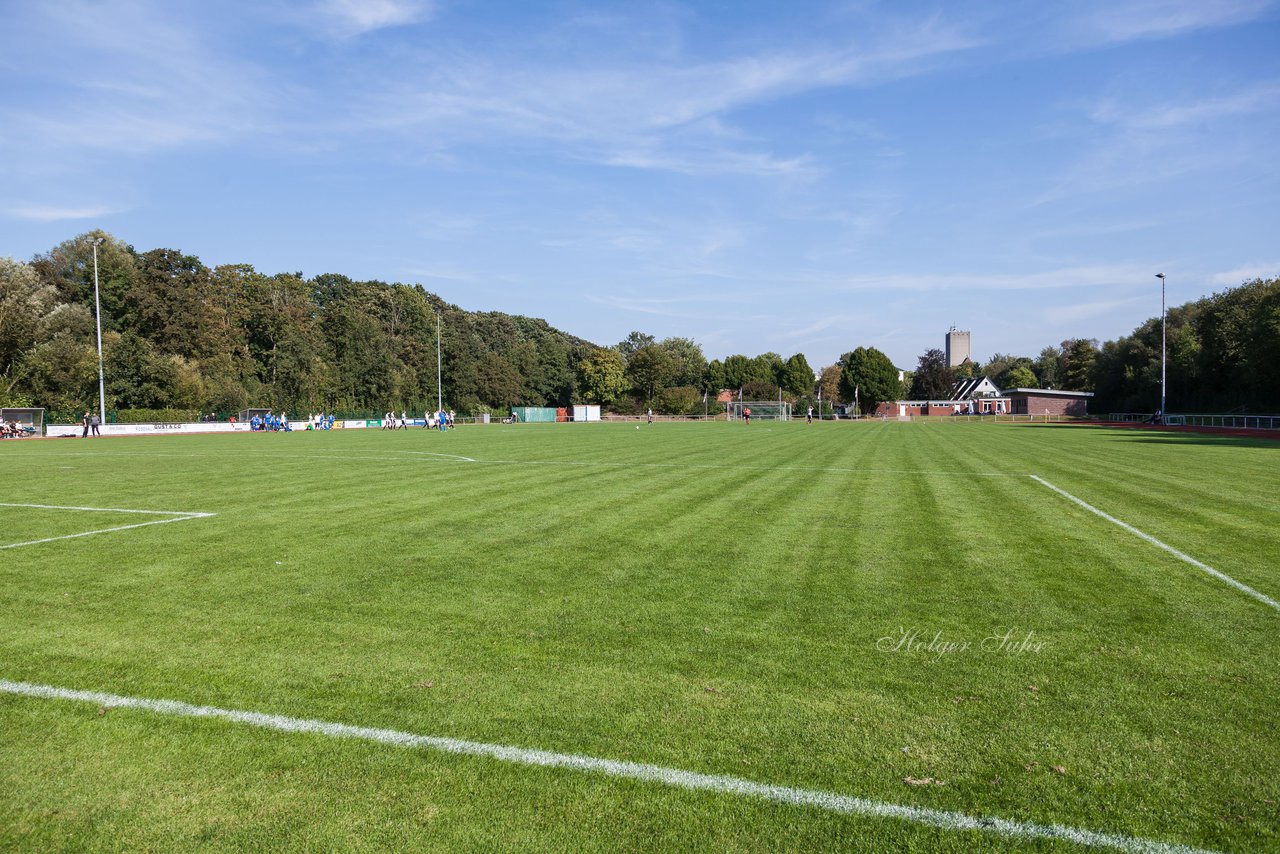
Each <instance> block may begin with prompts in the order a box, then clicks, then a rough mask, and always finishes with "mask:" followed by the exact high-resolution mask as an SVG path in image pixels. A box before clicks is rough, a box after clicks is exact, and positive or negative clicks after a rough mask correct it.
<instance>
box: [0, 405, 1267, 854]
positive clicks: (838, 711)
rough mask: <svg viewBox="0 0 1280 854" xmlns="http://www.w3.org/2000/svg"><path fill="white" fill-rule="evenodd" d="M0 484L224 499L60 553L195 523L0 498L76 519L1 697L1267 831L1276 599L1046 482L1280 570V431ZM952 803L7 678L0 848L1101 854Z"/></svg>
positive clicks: (198, 472)
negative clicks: (873, 809)
mask: <svg viewBox="0 0 1280 854" xmlns="http://www.w3.org/2000/svg"><path fill="white" fill-rule="evenodd" d="M439 455H453V456H439ZM460 458H469V460H471V461H468V459H460ZM0 473H2V474H3V483H4V490H3V495H0V501H4V502H7V503H9V504H32V505H35V504H38V505H55V506H74V507H94V508H116V509H135V510H136V509H146V510H161V511H173V512H179V511H180V512H202V513H212V514H216V515H213V516H209V517H204V518H187V519H180V520H179V521H173V522H164V523H163V524H151V525H146V526H143V527H136V528H127V529H123V530H116V531H109V532H106V533H100V534H94V535H90V536H83V537H75V538H67V539H52V538H55V537H67V536H68V535H70V534H75V533H81V532H86V531H93V530H101V529H107V528H113V527H118V526H124V525H135V524H139V523H141V522H148V521H159V520H162V519H179V517H175V516H144V515H140V514H132V515H130V514H123V513H112V512H103V511H102V510H94V511H89V510H62V509H44V508H38V507H22V506H0V546H6V545H10V544H14V543H22V542H28V541H32V540H48V541H47V542H41V543H35V544H32V545H23V546H18V547H15V548H6V549H3V550H0V680H4V681H5V682H6V683H31V684H34V685H40V686H54V687H57V688H64V689H74V690H85V691H100V692H106V693H110V694H115V695H122V696H127V697H138V698H161V699H169V700H177V701H182V702H185V703H192V704H203V705H208V706H213V707H218V708H221V709H236V710H246V711H255V712H263V713H270V714H275V715H283V716H289V717H293V718H305V719H314V720H321V721H330V722H338V723H343V724H349V725H354V726H365V727H382V728H387V729H391V730H397V731H402V732H409V733H415V734H420V735H431V736H442V737H448V738H455V739H466V740H470V741H474V742H483V743H486V744H496V745H509V746H514V747H520V748H536V749H541V750H546V751H555V752H557V753H562V754H574V755H580V756H586V757H597V758H602V759H612V760H620V761H626V762H634V763H645V764H652V765H657V766H662V767H664V768H674V769H681V770H684V771H689V772H697V773H701V774H707V775H718V776H724V777H733V778H739V779H744V780H750V781H755V782H758V783H763V784H770V785H780V786H790V787H798V788H803V789H808V790H816V791H820V792H827V793H834V794H837V795H845V796H852V797H857V798H863V799H865V800H866V801H868V802H875V803H876V804H890V805H899V806H906V807H921V808H931V809H935V810H942V811H947V812H948V813H951V812H956V813H964V814H967V815H970V816H974V817H978V818H991V819H1004V820H1008V821H1010V822H1017V823H1034V824H1036V825H1039V826H1044V825H1055V824H1056V825H1063V826H1067V827H1071V828H1078V829H1081V830H1089V831H1094V832H1097V833H1105V834H1112V835H1121V836H1125V837H1133V838H1134V839H1135V840H1136V841H1134V842H1133V846H1140V845H1141V844H1142V842H1143V841H1144V840H1145V841H1148V842H1149V841H1155V842H1161V843H1168V844H1172V845H1179V844H1180V845H1187V846H1194V847H1200V848H1209V849H1217V850H1240V851H1245V850H1260V849H1280V702H1278V698H1280V675H1278V669H1277V662H1278V660H1280V610H1277V609H1276V608H1274V607H1272V606H1271V605H1269V604H1267V603H1266V602H1264V601H1260V600H1259V599H1257V598H1254V597H1251V596H1249V595H1247V594H1246V593H1244V592H1241V591H1240V590H1237V589H1236V588H1234V587H1232V586H1230V585H1228V584H1226V583H1224V582H1223V581H1222V580H1219V579H1217V578H1214V577H1212V576H1210V575H1209V574H1208V573H1206V572H1204V571H1202V570H1201V569H1198V568H1196V567H1195V566H1192V565H1190V564H1188V563H1187V562H1185V561H1183V560H1181V559H1179V558H1178V557H1176V556H1175V555H1172V554H1170V553H1169V552H1167V551H1164V550H1162V549H1160V548H1158V547H1157V546H1155V545H1153V544H1151V543H1149V542H1147V541H1144V540H1143V539H1141V538H1139V537H1138V536H1136V535H1135V534H1133V533H1131V532H1130V531H1127V530H1125V529H1123V528H1121V527H1120V526H1118V525H1116V524H1114V523H1112V522H1109V521H1107V520H1105V519H1103V518H1101V517H1099V516H1097V515H1095V514H1093V513H1090V512H1089V511H1087V510H1086V509H1084V508H1082V507H1080V506H1079V505H1077V504H1075V503H1073V502H1071V501H1070V500H1069V499H1067V498H1065V497H1063V496H1062V495H1060V494H1058V493H1056V492H1054V491H1052V490H1051V489H1049V488H1048V487H1046V486H1044V485H1042V484H1041V483H1039V482H1037V481H1036V480H1033V479H1032V478H1031V477H1029V475H1031V474H1035V475H1038V476H1039V477H1041V478H1043V479H1044V480H1046V481H1048V482H1050V483H1052V484H1053V485H1055V486H1057V487H1059V488H1060V489H1062V490H1065V491H1067V492H1069V493H1070V494H1072V495H1074V496H1076V497H1078V498H1079V499H1081V500H1082V501H1085V502H1087V503H1089V504H1091V505H1093V506H1094V507H1096V508H1098V509H1099V510H1101V511H1103V512H1106V513H1109V514H1111V515H1112V516H1114V517H1116V518H1117V519H1119V520H1121V521H1123V522H1125V523H1127V524H1129V525H1131V526H1133V527H1134V528H1136V529H1138V530H1140V531H1142V532H1144V533H1146V534H1148V535H1150V536H1151V537H1154V538H1156V539H1158V540H1160V541H1162V542H1163V543H1166V544H1168V545H1169V546H1171V547H1173V548H1175V549H1178V550H1180V551H1181V552H1184V553H1185V554H1186V555H1188V556H1190V557H1192V558H1194V559H1196V560H1199V561H1202V562H1203V563H1205V564H1207V565H1208V566H1210V567H1213V568H1214V569H1216V570H1219V571H1220V572H1223V573H1225V574H1227V575H1229V576H1231V577H1232V578H1234V579H1236V580H1238V581H1239V582H1241V583H1242V584H1244V585H1247V586H1248V587H1250V588H1252V589H1253V590H1255V591H1257V592H1258V593H1259V594H1261V595H1262V596H1264V597H1270V598H1271V599H1277V598H1280V537H1278V535H1277V530H1278V529H1280V443H1276V442H1264V441H1252V440H1246V439H1238V438H1229V437H1205V436H1194V435H1188V434H1177V435H1172V434H1166V433H1150V432H1143V431H1134V430H1123V431H1122V430H1115V431H1110V430H1102V429H1080V428H1064V427H1051V426H1030V425H1023V426H1010V425H990V424H987V425H963V424H923V425H921V424H899V423H894V422H890V423H873V424H847V423H846V424H822V425H812V426H810V425H805V424H804V423H803V422H795V423H787V424H776V423H768V422H758V423H756V424H753V425H751V426H750V427H749V428H746V427H743V426H742V425H740V424H723V423H720V424H705V425H704V424H657V425H652V426H645V427H644V428H643V429H640V430H636V429H634V427H632V426H624V425H520V426H515V427H511V426H499V425H494V426H489V427H466V428H462V429H459V430H456V431H454V432H452V433H450V434H446V435H442V434H439V433H435V432H428V431H425V430H411V431H400V432H396V433H384V432H381V431H349V432H341V431H334V432H330V433H294V434H290V435H244V434H237V435H225V436H194V437H163V438H119V439H115V438H113V439H101V440H78V439H72V440H50V441H45V442H34V441H17V442H6V443H4V444H3V445H0ZM904 635H906V636H907V638H908V640H907V641H905V642H904V641H903V636H904ZM1006 635H1007V636H1008V637H1009V638H1010V640H1009V642H1008V643H1006V644H1005V648H1003V649H1000V648H998V647H1000V645H1001V644H1000V642H999V641H992V640H991V638H997V637H1004V636H1006ZM911 638H914V639H915V640H914V641H912V640H910V639H911ZM934 639H937V641H936V642H935V643H934V644H933V649H932V650H931V649H929V648H927V645H928V644H929V643H930V641H931V640H934ZM1015 643H1016V646H1013V648H1010V646H1011V645H1013V644H1015ZM940 644H942V646H941V648H939V645H940ZM947 644H952V645H951V646H947ZM941 823H942V824H943V825H944V826H933V825H930V824H927V823H922V822H920V821H915V820H903V819H900V818H891V817H890V818H886V817H877V816H871V815H864V814H844V813H841V812H836V811H832V810H828V809H823V808H821V807H817V806H796V805H791V804H786V803H775V802H770V801H768V800H765V799H761V798H758V797H753V796H749V795H742V794H735V793H730V792H719V791H690V790H686V789H683V788H679V787H675V786H669V785H663V784H661V783H657V782H646V781H639V780H629V779H617V778H614V777H610V776H608V775H606V774H600V773H584V772H582V771H578V770H573V769H570V768H545V767H531V766H529V765H525V764H519V763H512V762H505V761H500V760H499V759H494V758H483V757H476V756H465V755H456V754H452V753H448V752H441V751H438V750H432V749H425V748H421V747H410V748H406V747H400V746H392V745H387V744H382V743H378V742H371V741H366V740H361V739H353V738H332V737H327V736H325V735H323V734H297V733H287V732H279V731H274V730H270V729H262V728H259V727H254V726H246V725H244V724H240V723H235V722H230V721H226V720H218V719H207V718H197V717H189V716H182V715H170V714H157V713H156V712H154V711H148V710H145V709H136V708H108V707H106V706H102V705H100V704H98V703H94V702H83V701H74V700H66V699H48V698H40V697H32V696H24V695H21V694H15V693H13V692H12V691H0V848H4V849H19V850H31V851H35V850H39V851H53V850H66V851H86V850H129V851H135V850H155V851H161V850H163V851H171V850H194V849H197V848H208V847H215V848H219V849H230V850H243V851H261V850H294V851H318V850H367V851H382V850H388V849H405V848H414V849H450V850H459V849H461V850H467V849H487V850H493V849H504V850H507V849H511V850H539V851H542V850H574V851H578V850H602V851H616V850H671V849H680V850H690V849H692V850H715V851H723V850H730V851H733V850H814V849H823V850H826V849H851V848H860V849H863V850H879V851H896V850H919V851H934V850H944V851H971V850H988V849H989V850H1010V849H1016V850H1044V851H1066V850H1077V847H1078V846H1076V845H1075V844H1074V843H1071V842H1067V841H1060V840H1055V839H1045V838H1037V837H1034V836H1033V837H1027V838H1024V837H1016V836H1014V837H1011V836H1006V835H1000V834H999V833H997V832H993V831H992V830H967V829H957V828H955V827H951V826H946V825H947V821H942V822H941ZM1132 850H1139V849H1138V847H1133V849H1132Z"/></svg>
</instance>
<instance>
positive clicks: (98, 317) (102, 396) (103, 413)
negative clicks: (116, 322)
mask: <svg viewBox="0 0 1280 854" xmlns="http://www.w3.org/2000/svg"><path fill="white" fill-rule="evenodd" d="M90 243H92V244H93V314H94V320H95V321H96V323H97V327H98V417H99V419H100V421H101V423H102V428H103V429H104V430H105V429H106V427H107V392H106V385H107V383H106V379H105V376H104V374H103V371H102V301H101V300H100V299H99V298H98V244H100V243H102V238H101V237H95V238H93V240H91V241H90Z"/></svg>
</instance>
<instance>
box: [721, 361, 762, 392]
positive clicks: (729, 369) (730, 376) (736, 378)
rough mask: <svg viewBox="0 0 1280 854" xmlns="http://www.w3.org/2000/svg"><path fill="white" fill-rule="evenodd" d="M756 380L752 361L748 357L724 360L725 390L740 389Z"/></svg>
mask: <svg viewBox="0 0 1280 854" xmlns="http://www.w3.org/2000/svg"><path fill="white" fill-rule="evenodd" d="M755 378H756V377H755V375H754V374H753V373H752V363H751V359H748V358H747V357H746V356H740V355H734V356H729V357H728V358H726V359H725V360H724V385H723V388H730V389H739V388H742V387H743V386H744V385H746V384H747V383H749V382H750V381H751V380H753V379H755Z"/></svg>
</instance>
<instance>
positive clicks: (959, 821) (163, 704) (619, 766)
mask: <svg viewBox="0 0 1280 854" xmlns="http://www.w3.org/2000/svg"><path fill="white" fill-rule="evenodd" d="M0 692H3V693H7V694H18V695H21V696H26V697H40V698H43V699H50V700H75V701H80V702H86V703H96V704H97V705H99V706H106V707H113V708H132V709H144V710H146V711H150V712H156V713H158V714H162V715H180V716H183V717H192V718H221V719H223V720H227V721H231V722H233V723H239V724H246V725H248V726H255V727H262V728H264V729H272V730H278V731H280V732H289V733H315V734H318V735H327V736H329V737H331V738H357V739H362V740H364V741H376V742H380V743H382V744H390V745H394V746H396V747H411V748H426V749H431V750H440V751H444V752H445V753H457V754H462V755H465V756H482V757H485V758H488V759H496V760H499V761H501V762H513V763H515V764H518V765H537V766H542V767H546V768H568V769H571V770H574V771H584V772H588V773H595V774H603V775H605V776H607V777H618V778H622V779H628V780H641V781H644V782H649V783H660V784H662V785H665V786H674V787H676V788H680V789H692V790H695V791H708V792H717V793H720V794H727V795H739V796H743V797H749V798H759V799H761V800H766V801H773V802H775V803H780V804H789V805H791V806H800V807H812V808H814V809H820V810H826V811H827V812H834V813H842V814H844V815H861V816H870V817H873V818H896V819H898V820H900V821H906V822H913V823H915V824H926V825H930V826H932V827H939V828H942V829H943V830H974V831H980V832H983V833H992V834H995V835H997V836H1008V837H1017V838H1034V839H1058V840H1063V841H1066V842H1074V843H1076V844H1078V845H1087V846H1091V847H1096V848H1114V849H1116V850H1119V851H1126V852H1135V854H1136V852H1146V854H1155V852H1160V854H1206V852H1204V851H1203V850H1202V849H1198V848H1191V847H1188V846H1185V845H1178V844H1173V843H1168V842H1159V841H1157V840H1153V839H1144V838H1141V837H1136V836H1124V835H1122V834H1113V833H1099V832H1097V831H1093V830H1084V829H1080V828H1075V827H1066V826H1064V825H1060V824H1035V823H1033V822H1022V821H1011V820H1009V819H1003V818H986V817H976V816H971V815H968V814H966V813H962V812H954V811H951V810H936V809H929V808H927V807H911V806H903V805H901V804H887V803H882V802H879V801H870V800H866V799H864V798H856V797H852V796H850V795H840V794H836V793H835V792H824V791H820V790H817V789H796V788H791V787H789V786H771V785H768V784H765V783H756V782H753V781H751V780H744V779H742V778H740V777H727V776H722V775H719V774H698V773H696V772H693V771H681V770H680V769H678V768H664V767H663V766H660V765H646V764H643V763H639V762H619V761H617V760H613V759H596V758H594V757H591V756H580V755H578V754H573V753H555V752H552V751H549V750H533V749H530V748H525V747H510V746H507V745H502V744H486V743H484V742H479V741H463V740H460V739H456V738H444V737H441V736H434V735H415V734H414V733H409V732H400V731H397V730H392V729H375V728H371V727H358V726H349V725H347V724H340V723H332V722H329V721H318V720H308V719H306V718H290V717H285V716H283V715H270V714H264V713H262V712H245V711H237V710H234V709H220V708H217V707H214V706H193V705H190V704H189V703H183V702H180V701H177V700H148V699H145V698H140V697H122V696H118V695H115V694H105V693H102V692H99V691H79V690H75V689H71V688H55V687H52V686H49V685H33V684H31V683H28V682H10V681H8V680H5V679H0Z"/></svg>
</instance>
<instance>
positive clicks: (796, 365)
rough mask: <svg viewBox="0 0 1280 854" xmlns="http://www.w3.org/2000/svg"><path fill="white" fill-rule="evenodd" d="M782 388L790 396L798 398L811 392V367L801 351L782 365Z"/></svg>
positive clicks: (812, 380) (812, 387) (812, 382)
mask: <svg viewBox="0 0 1280 854" xmlns="http://www.w3.org/2000/svg"><path fill="white" fill-rule="evenodd" d="M781 379H782V382H781V385H782V390H783V391H784V392H786V393H787V395H789V396H790V397H791V398H793V399H795V398H800V397H805V396H807V395H811V394H813V389H814V382H815V381H814V378H813V368H811V367H809V360H808V359H806V358H805V357H804V354H803V353H796V354H795V355H794V356H792V357H791V358H790V359H787V361H786V364H784V365H783V367H782V377H781Z"/></svg>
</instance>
